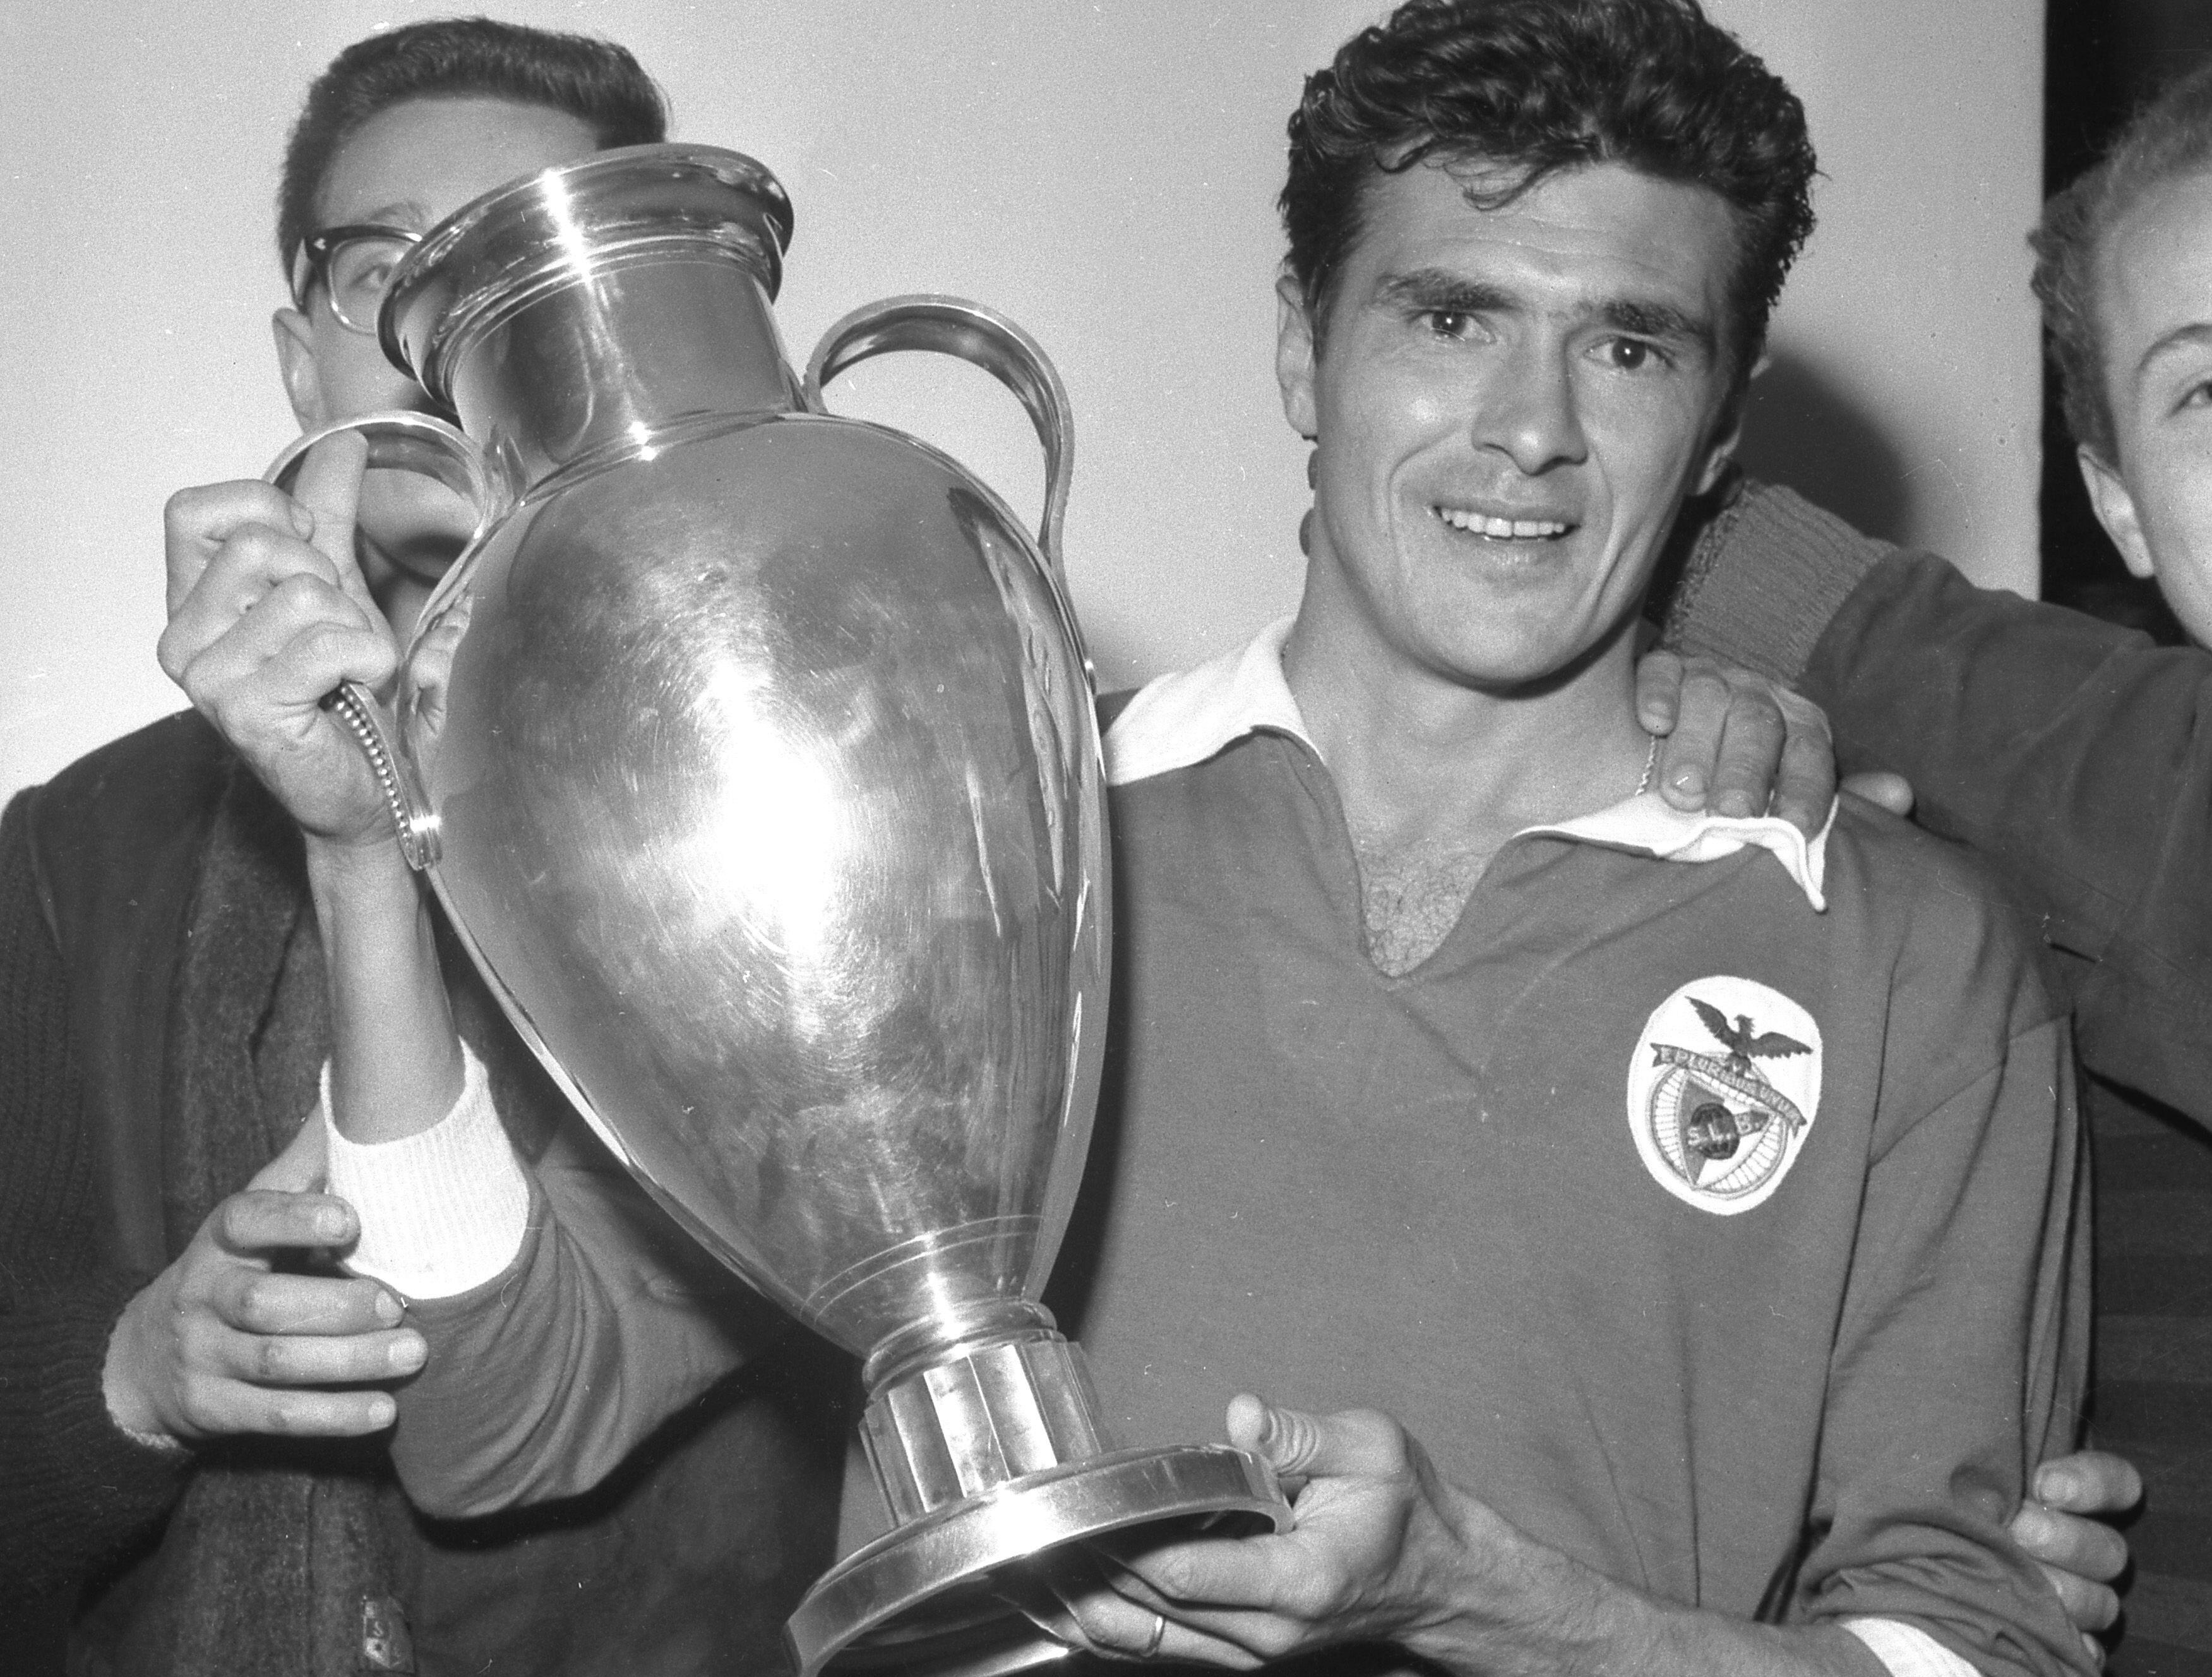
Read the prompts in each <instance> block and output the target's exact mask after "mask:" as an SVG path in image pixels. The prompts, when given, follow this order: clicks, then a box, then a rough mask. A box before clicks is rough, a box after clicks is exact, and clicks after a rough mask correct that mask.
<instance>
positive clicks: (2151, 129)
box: [2027, 64, 2212, 467]
mask: <svg viewBox="0 0 2212 1677" xmlns="http://www.w3.org/2000/svg"><path fill="white" fill-rule="evenodd" d="M2207 170H2212V64H2206V65H2205V66H2203V68H2202V69H2200V70H2194V71H2192V72H2191V73H2190V74H2189V75H2187V76H2183V77H2182V78H2181V79H2180V80H2179V81H2178V82H2174V83H2173V85H2172V86H2171V87H2169V88H2166V91H2165V92H2163V93H2161V94H2160V95H2159V96H2158V97H2157V98H2156V99H2154V100H2153V101H2151V102H2150V103H2149V104H2148V105H2146V106H2145V107H2143V108H2142V110H2141V111H2139V112H2137V113H2136V116H2135V119H2134V120H2132V121H2131V122H2130V123H2129V124H2128V125H2127V127H2126V128H2125V129H2124V130H2123V131H2122V132H2121V134H2120V137H2119V138H2118V139H2117V140H2116V141H2114V142H2113V143H2112V149H2111V150H2109V151H2107V152H2106V154H2105V156H2104V157H2103V159H2102V160H2101V161H2100V162H2098V164H2097V165H2096V166H2095V167H2094V168H2092V169H2090V170H2089V171H2088V173H2087V174H2081V175H2077V176H2076V177H2075V179H2074V180H2073V181H2072V183H2071V184H2069V186H2067V187H2066V188H2065V190H2064V191H2063V192H2059V193H2057V195H2056V196H2054V197H2053V198H2051V201H2050V202H2049V203H2048V204H2045V205H2044V206H2043V221H2042V224H2041V225H2040V226H2039V227H2038V228H2037V229H2035V231H2034V232H2033V233H2031V234H2029V235H2027V242H2028V243H2029V244H2030V245H2031V246H2032V247H2033V248H2034V251H2035V295H2036V298H2037V300H2038V301H2039V302H2041V303H2042V305H2043V324H2044V326H2045V327H2046V328H2047V329H2048V330H2049V332H2050V333H2051V358H2052V359H2053V360H2055V361H2056V362H2057V363H2058V387H2059V391H2060V393H2061V395H2062V397H2063V399H2064V404H2065V408H2066V428H2067V430H2070V431H2072V432H2073V433H2074V440H2075V442H2079V443H2081V444H2083V445H2084V446H2086V447H2087V448H2088V449H2089V451H2090V452H2091V453H2092V454H2095V455H2096V456H2097V457H2098V458H2099V459H2100V460H2103V461H2105V463H2106V465H2108V466H2115V467H2116V466H2118V464H2119V460H2118V447H2117V444H2116V442H2115V440H2114V437H2113V434H2112V392H2111V391H2110V390H2109V389H2107V388H2106V384H2105V343H2104V331H2103V327H2102V326H2101V324H2100V322H2099V320H2098V318H2097V272H2096V270H2097V248H2098V247H2099V246H2100V245H2101V244H2103V243H2104V241H2105V236H2106V235H2107V234H2108V233H2110V232H2111V231H2112V227H2113V224H2114V223H2117V222H2118V220H2119V219H2120V217H2121V216H2124V215H2126V214H2127V213H2128V211H2129V210H2132V209H2133V208H2134V207H2135V206H2136V204H2139V203H2140V202H2142V199H2143V198H2144V197H2145V196H2146V195H2148V193H2150V192H2153V191H2154V190H2155V189H2156V188H2158V187H2160V186H2164V185H2165V184H2166V182H2167V181H2169V180H2174V179H2176V178H2177V177H2179V176H2181V175H2185V174H2202V173H2203V172H2205V171H2207Z"/></svg>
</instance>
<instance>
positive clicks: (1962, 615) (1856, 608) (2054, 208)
mask: <svg viewBox="0 0 2212 1677" xmlns="http://www.w3.org/2000/svg"><path fill="white" fill-rule="evenodd" d="M2032 242H2033V245H2034V247H2035V251H2036V253H2037V257H2038V263H2037V267H2036V273H2035V290H2036V295H2037V296H2039V298H2040V299H2041V301H2042V303H2043V309H2044V318H2045V324H2046V325H2047V326H2048V327H2049V330H2050V334H2051V345H2052V350H2053V353H2054V356H2055V357H2056V359H2057V364H2058V369H2059V374H2060V376H2061V379H2062V381H2063V389H2064V396H2065V408H2066V416H2067V420H2068V424H2069V427H2070V429H2071V430H2072V431H2073V433H2074V436H2075V440H2076V442H2077V443H2078V444H2079V459H2080V463H2081V475H2082V478H2083V480H2084V482H2085V483H2086V484H2087V486H2088V491H2089V497H2090V500H2091V503H2093V506H2094V508H2095V509H2096V513H2097V515H2098V517H2099V519H2100V521H2102V523H2103V524H2104V527H2105V528H2106V531H2107V532H2108V533H2109V534H2111V536H2112V540H2113V541H2114V542H2115V543H2117V544H2118V547H2119V550H2120V552H2121V553H2122V555H2123V556H2124V558H2125V559H2126V561H2127V564H2128V566H2129V569H2130V570H2132V571H2134V572H2135V574H2136V575H2137V576H2146V577H2155V578H2156V579H2157V582H2158V585H2159V588H2160V592H2161V593H2162V594H2163V595H2165V598H2166V603H2167V604H2168V605H2169V606H2170V607H2172V610H2173V613H2174V614H2175V616H2176V617H2178V618H2179V619H2180V621H2181V623H2182V625H2183V626H2184V628H2185V630H2186V631H2188V634H2189V637H2190V638H2191V641H2192V642H2193V643H2194V644H2192V645H2190V646H2186V647H2173V648H2160V647H2156V646H2154V645H2153V644H2151V643H2150V642H2149V641H2148V639H2147V638H2146V637H2144V636H2142V635H2141V634H2138V633H2136V632H2134V631H2130V630H2124V629H2122V628H2118V627H2116V626H2114V625H2109V624H2106V623H2102V622H2100V621H2098V620H2096V619H2092V618H2088V617H2085V616H2082V615H2081V614H2079V613H2075V612H2071V611H2069V610H2066V609H2064V608H2063V607H2055V606H2049V605H2039V604H2034V603H2032V602H2029V601H2024V600H2021V599H2019V598H2017V597H2016V596H2015V595H2011V594H2008V593H2002V592H1997V591H1992V590H1988V589H1983V588H1974V587H1972V585H1971V584H1969V583H1968V582H1966V581H1965V580H1964V579H1963V578H1962V577H1961V576H1960V575H1959V574H1958V573H1957V572H1956V571H1954V570H1952V569H1951V567H1950V566H1949V565H1948V564H1945V563H1944V562H1943V561H1942V560H1941V559H1939V558H1933V557H1931V556H1929V555H1928V554H1924V553H1911V552H1899V551H1898V550H1897V549H1895V548H1893V547H1891V546H1888V545H1887V544H1885V543H1882V542H1879V541H1875V540H1869V538H1867V537H1864V536H1862V535H1861V534H1858V533H1857V531H1855V530H1853V529H1852V528H1851V527H1850V526H1848V525H1846V524H1844V522H1842V521H1840V520H1838V519H1836V518H1834V517H1832V516H1831V515H1828V514H1827V513H1825V512H1823V511H1821V510H1820V509H1818V508H1816V507H1814V506H1812V505H1810V504H1809V503H1807V502H1805V501H1804V500H1802V499H1801V498H1800V497H1797V496H1796V495H1795V494H1794V493H1792V492H1791V491H1789V490H1787V489H1784V488H1779V487H1774V486H1771V485H1759V484H1752V483H1747V482H1743V481H1742V480H1741V479H1739V480H1737V481H1736V482H1735V484H1733V485H1727V486H1724V487H1723V490H1722V491H1720V492H1719V493H1718V494H1717V496H1716V497H1715V500H1716V502H1717V507H1716V509H1714V510H1713V511H1712V513H1711V517H1710V520H1709V521H1708V522H1707V524H1706V525H1705V528H1704V531H1703V534H1702V535H1701V536H1700V537H1699V540H1698V541H1697V543H1696V545H1695V546H1694V547H1692V549H1691V551H1690V553H1689V557H1688V558H1687V560H1686V564H1685V565H1684V569H1683V574H1682V576H1681V580H1680V583H1679V585H1678V587H1677V588H1676V590H1675V593H1674V600H1673V603H1672V606H1671V608H1670V610H1669V612H1668V618H1667V635H1666V640H1667V643H1668V644H1669V645H1670V646H1672V647H1674V648H1675V649H1678V650H1679V651H1680V653H1681V654H1683V655H1686V659H1685V658H1669V657H1667V656H1657V657H1656V658H1655V659H1654V660H1653V661H1652V662H1650V664H1649V665H1648V666H1647V668H1645V670H1644V672H1643V680H1642V686H1641V702H1642V705H1643V710H1644V719H1645V721H1646V723H1647V725H1650V724H1651V723H1654V722H1655V721H1656V722H1658V723H1662V724H1664V723H1671V722H1672V721H1673V719H1674V717H1675V715H1676V714H1677V712H1678V710H1679V713H1680V716H1681V718H1682V721H1683V723H1684V724H1685V726H1684V727H1683V729H1682V730H1681V731H1682V732H1683V733H1684V734H1685V735H1695V734H1699V733H1700V732H1703V731H1705V730H1708V729H1710V728H1711V721H1710V719H1711V717H1712V716H1713V715H1715V714H1716V713H1717V709H1718V707H1719V705H1720V704H1723V703H1724V702H1725V696H1726V693H1727V691H1728V689H1729V681H1730V677H1729V673H1728V671H1727V670H1726V669H1725V668H1720V667H1721V666H1726V665H1734V666H1738V667H1742V668H1748V669H1751V670H1753V671H1755V672H1757V673H1759V674H1762V675H1764V676H1766V677H1768V678H1770V679H1771V680H1774V681H1777V682H1780V683H1783V684H1785V685H1787V686H1793V687H1795V688H1796V690H1797V691H1798V692H1801V693H1802V694H1803V695H1804V696H1805V697H1807V698H1810V699H1812V700H1813V701H1814V702H1815V703H1816V704H1820V706H1822V707H1823V708H1824V709H1825V710H1826V712H1827V714H1828V717H1829V720H1830V722H1831V723H1832V727H1833V729H1834V731H1835V741H1836V755H1837V759H1838V766H1839V767H1840V768H1841V769H1843V770H1844V771H1857V770H1871V769H1881V770H1888V771H1895V772H1897V773H1899V774H1902V775H1903V776H1905V778H1906V779H1908V780H1909V781H1910V782H1911V785H1912V788H1913V790H1914V793H1915V795H1916V797H1917V808H1916V812H1915V813H1916V814H1917V818H1918V820H1919V821H1920V823H1921V825H1922V826H1925V827H1927V828H1928V829H1929V830H1930V831H1932V832H1938V833H1941V834H1942V835H1944V836H1945V837H1947V838H1955V839H1960V840H1962V841H1965V842H1966V843H1968V844H1971V845H1973V846H1974V847H1975V848H1976V849H1977V850H1978V851H1980V852H1981V853H1982V854H1983V855H1984V857H1988V858H1989V859H1990V860H1991V861H1992V862H1993V863H1996V866H1997V867H1998V868H1999V869H2000V870H2001V871H2002V873H2003V874H2004V875H2007V876H2008V880H2009V881H2010V883H2011V884H2012V885H2013V886H2014V887H2015V889H2016V890H2018V891H2019V892H2020V893H2021V895H2022V896H2023V897H2024V898H2025V899H2027V901H2028V902H2029V903H2030V904H2031V906H2033V908H2034V909H2035V911H2036V912H2038V913H2039V915H2040V918H2041V924H2042V930H2043V934H2044V937H2045V942H2047V943H2048V944H2049V945H2050V946H2051V948H2052V949H2053V950H2054V951H2055V952H2056V953H2057V957H2058V963H2059V965H2060V966H2061V967H2062V968H2063V970H2064V971H2065V972H2066V973H2068V974H2069V977H2070V979H2071V989H2072V995H2073V1000H2074V1005H2075V1017H2076V1020H2077V1029H2078V1042H2079V1048H2080V1053H2081V1060H2082V1063H2083V1064H2084V1065H2085V1066H2086V1067H2087V1070H2088V1071H2089V1073H2090V1074H2091V1076H2090V1077H2089V1080H2088V1083H2089V1087H2088V1090H2087V1111H2088V1113H2089V1125H2090V1135H2091V1144H2092V1148H2093V1156H2094V1179H2095V1210H2096V1215H2095V1228H2096V1236H2095V1239H2096V1325H2095V1357H2094V1370H2093V1390H2092V1396H2091V1404H2090V1416H2091V1428H2092V1436H2093V1440H2094V1442H2096V1443H2097V1444H2098V1445H2099V1446H2100V1447H2101V1448H2106V1449H2111V1450H2116V1451H2118V1452H2121V1453H2123V1454H2125V1455H2126V1456H2127V1457H2128V1458H2129V1460H2130V1461H2133V1462H2135V1463H2136V1464H2137V1465H2138V1466H2139V1467H2140V1468H2141V1470H2142V1475H2143V1478H2144V1479H2145V1481H2146V1482H2147V1485H2148V1492H2147V1495H2146V1496H2145V1498H2144V1505H2143V1509H2142V1514H2141V1515H2140V1518H2139V1519H2138V1520H2137V1521H2136V1523H2135V1524H2134V1525H2133V1526H2132V1527H2131V1528H2130V1530H2129V1534H2128V1535H2129V1541H2130V1545H2131V1546H2132V1548H2133V1550H2134V1553H2135V1564H2136V1571H2135V1576H2134V1580H2133V1585H2132V1588H2131V1589H2130V1590H2129V1592H2128V1594H2127V1595H2126V1598H2125V1620H2124V1626H2123V1632H2122V1634H2121V1636H2120V1637H2119V1640H2118V1643H2117V1646H2116V1649H2115V1650H2114V1653H2113V1656H2112V1666H2111V1669H2112V1671H2114V1672H2116V1673H2120V1674H2124V1677H2212V1135H2208V1126H2212V68H2208V69H2206V70H2201V71H2199V72H2197V73H2196V74H2194V75H2192V76H2189V77H2187V78H2186V79H2185V80H2183V81H2181V82H2178V83H2177V84H2175V85H2174V86H2173V87H2172V88H2170V89H2169V90H2168V91H2167V92H2166V94H2165V95H2163V96H2162V97H2160V99H2158V100H2157V101H2155V102H2154V103H2153V104H2152V105H2150V106H2149V107H2147V108H2146V109H2145V110H2144V111H2143V112H2142V113H2141V114H2140V115H2139V116H2138V117H2137V118H2136V119H2135V121H2134V122H2133V123H2132V124H2131V125H2130V127H2129V128H2128V129H2127V131H2125V132H2124V134H2123V135H2122V136H2121V137H2120V139H2119V140H2118V143H2116V144H2115V145H2114V146H2113V148H2112V150H2111V151H2110V152H2109V153H2108V154H2107V155H2106V157H2105V158H2104V160H2103V161H2102V162H2100V164H2099V165H2098V166H2097V167H2096V168H2093V170H2091V171H2090V172H2089V173H2088V174H2085V175H2084V176H2082V177H2081V179H2080V180H2076V181H2075V183H2074V184H2073V185H2072V186H2069V187H2068V188H2067V189H2066V190H2065V191H2064V192H2061V193H2059V194H2058V195H2057V197H2056V198H2052V199H2051V203H2050V204H2048V205H2047V206H2046V208H2045V212H2044V216H2043V221H2042V225H2041V226H2040V227H2039V229H2038V230H2037V231H2036V232H2035V234H2034V235H2033V237H2032ZM1685 662H1686V665H1687V670H1688V674H1687V675H1686V676H1685V674H1684V670H1685ZM1678 683H1680V684H1681V685H1680V686H1678V685H1677V684H1678ZM1743 685H1744V684H1742V683H1741V682H1738V683H1736V686H1737V688H1738V689H1739V690H1741V687H1742V686H1743ZM1693 723H1694V724H1695V725H1694V726H1693V725H1692V724H1693ZM1662 790H1663V791H1664V792H1665V794H1666V795H1667V796H1668V798H1669V800H1670V801H1671V802H1676V803H1677V804H1678V805H1679V804H1682V803H1684V802H1688V803H1692V804H1698V805H1702V803H1703V802H1704V799H1705V784H1704V778H1703V777H1702V776H1701V775H1699V774H1698V773H1697V772H1695V771H1688V770H1684V771H1674V770H1673V769H1672V768H1671V766H1669V767H1668V768H1666V769H1664V770H1662ZM2093 1465H2095V1464H2088V1465H2085V1464H2082V1463H2080V1462H2076V1463H2071V1464H2065V1465H2063V1466H2061V1467H2058V1468H2057V1470H2056V1471H2058V1472H2061V1473H2063V1472H2065V1471H2067V1470H2068V1469H2069V1468H2071V1469H2072V1470H2074V1471H2077V1472H2086V1471H2088V1467H2089V1466H2093ZM2107 1465H2108V1466H2110V1467H2112V1468H2115V1469H2118V1471H2120V1472H2121V1473H2124V1469H2119V1468H2118V1464H2116V1463H2109V1462H2108V1464H2107ZM2052 1471H2054V1470H2053V1469H2051V1468H2046V1470H2045V1473H2046V1475H2048V1474H2049V1473H2051V1472H2052ZM2069 1489H2078V1487H2069V1486H2066V1485H2040V1486H2039V1491H2042V1493H2043V1494H2044V1495H2045V1496H2046V1497H2060V1498H2063V1497H2064V1496H2065V1494H2066V1493H2067V1491H2069ZM2122 1494H2123V1495H2124V1494H2125V1493H2124V1492H2123V1493H2122Z"/></svg>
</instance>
